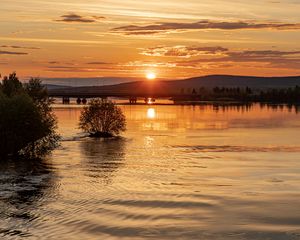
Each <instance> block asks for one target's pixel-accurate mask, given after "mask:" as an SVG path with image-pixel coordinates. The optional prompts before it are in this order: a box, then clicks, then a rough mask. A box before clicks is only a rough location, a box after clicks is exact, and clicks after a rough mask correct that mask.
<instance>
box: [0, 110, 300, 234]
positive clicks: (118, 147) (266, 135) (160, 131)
mask: <svg viewBox="0 0 300 240" xmlns="http://www.w3.org/2000/svg"><path fill="white" fill-rule="evenodd" d="M120 107H121V108H122V110H123V111H124V113H125V115H126V118H127V131H126V132H125V133H124V134H122V136H121V137H120V138H116V139H110V140H95V139H89V138H87V137H84V135H83V134H82V133H81V132H80V130H79V129H78V119H79V116H80V111H81V108H80V107H77V106H63V105H57V106H55V108H54V109H55V114H56V115H57V117H58V125H59V132H60V134H61V135H62V142H61V146H60V147H59V148H58V149H57V150H55V151H54V152H53V153H52V154H51V156H49V157H47V158H46V159H45V160H43V161H41V162H39V163H36V162H35V163H6V164H2V165H1V168H0V238H1V239H23V238H24V239H120V238H122V239H211V240H218V239H220V240H224V239H225V240H226V239H233V240H237V239H239V240H242V239H243V240H245V239H247V240H253V239H272V240H273V239H275V240H277V239H278V240H279V239H280V240H282V239H300V207H299V199H300V142H299V132H300V114H298V113H297V108H287V107H283V106H279V107H267V106H260V105H253V106H251V107H250V106H227V107H222V106H213V105H203V106H175V105H153V106H146V105H132V106H130V105H121V106H120Z"/></svg>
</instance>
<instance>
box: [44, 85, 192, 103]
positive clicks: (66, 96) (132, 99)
mask: <svg viewBox="0 0 300 240" xmlns="http://www.w3.org/2000/svg"><path fill="white" fill-rule="evenodd" d="M48 93H49V97H52V98H61V99H62V103H63V104H68V103H70V98H75V99H77V103H78V104H81V103H83V104H85V103H86V102H87V99H91V98H102V99H107V98H109V97H114V98H120V99H128V101H129V103H130V104H136V103H137V101H138V100H144V101H145V103H148V102H155V100H156V99H170V100H175V99H182V98H184V99H194V98H195V97H196V95H195V94H178V93H153V92H152V91H145V92H134V91H133V92H130V93H129V92H122V91H97V90H95V91H84V90H80V91H78V90H76V89H75V88H74V89H72V90H71V89H57V90H55V89H52V90H49V91H48Z"/></svg>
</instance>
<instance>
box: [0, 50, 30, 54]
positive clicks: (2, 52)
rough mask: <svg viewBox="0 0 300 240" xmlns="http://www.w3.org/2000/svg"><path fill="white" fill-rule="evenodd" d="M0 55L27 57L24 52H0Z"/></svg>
mask: <svg viewBox="0 0 300 240" xmlns="http://www.w3.org/2000/svg"><path fill="white" fill-rule="evenodd" d="M0 55H28V53H26V52H11V51H1V50H0Z"/></svg>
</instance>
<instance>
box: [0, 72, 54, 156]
mask: <svg viewBox="0 0 300 240" xmlns="http://www.w3.org/2000/svg"><path fill="white" fill-rule="evenodd" d="M50 104H51V100H50V99H49V98H48V94H47V91H46V89H45V88H44V87H43V86H42V84H41V81H40V80H39V79H31V80H30V81H29V83H27V84H22V83H21V82H20V81H19V80H18V78H17V76H16V73H12V74H10V75H9V77H4V78H3V81H2V83H1V84H0V157H1V159H4V158H8V157H9V158H15V157H21V156H22V157H27V158H31V159H32V158H37V157H40V156H43V155H45V154H47V153H49V152H50V151H51V150H52V149H53V148H55V147H56V146H57V143H58V139H59V136H58V135H57V134H56V132H55V130H56V127H57V123H56V118H55V116H54V114H53V113H52V109H51V106H50Z"/></svg>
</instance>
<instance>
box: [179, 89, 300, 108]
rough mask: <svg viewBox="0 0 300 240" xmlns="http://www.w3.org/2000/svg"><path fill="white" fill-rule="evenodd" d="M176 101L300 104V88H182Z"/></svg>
mask: <svg viewBox="0 0 300 240" xmlns="http://www.w3.org/2000/svg"><path fill="white" fill-rule="evenodd" d="M180 93H181V95H182V96H181V97H177V98H176V99H175V100H178V101H179V100H198V101H241V102H269V103H290V104H300V86H295V87H293V88H266V89H252V88H249V87H245V88H240V87H232V88H227V87H215V88H212V89H209V88H204V87H201V88H199V89H196V88H188V89H184V88H182V89H181V91H180Z"/></svg>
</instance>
